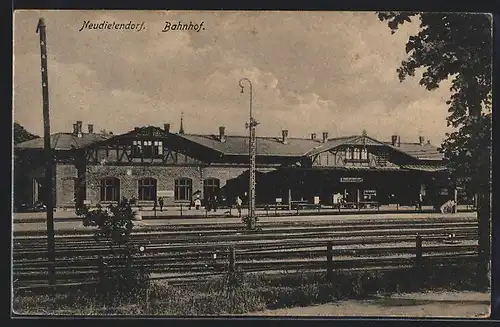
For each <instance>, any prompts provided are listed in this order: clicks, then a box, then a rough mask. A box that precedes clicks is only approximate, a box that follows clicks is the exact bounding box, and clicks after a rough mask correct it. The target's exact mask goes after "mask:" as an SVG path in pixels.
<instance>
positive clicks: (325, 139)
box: [323, 132, 328, 143]
mask: <svg viewBox="0 0 500 327" xmlns="http://www.w3.org/2000/svg"><path fill="white" fill-rule="evenodd" d="M326 141H328V132H323V143H326Z"/></svg>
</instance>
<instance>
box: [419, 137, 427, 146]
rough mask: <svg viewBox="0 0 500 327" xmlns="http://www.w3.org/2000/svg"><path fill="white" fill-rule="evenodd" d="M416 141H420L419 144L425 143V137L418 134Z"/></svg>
mask: <svg viewBox="0 0 500 327" xmlns="http://www.w3.org/2000/svg"><path fill="white" fill-rule="evenodd" d="M418 143H420V145H424V143H425V138H424V137H423V136H419V137H418Z"/></svg>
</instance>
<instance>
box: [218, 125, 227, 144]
mask: <svg viewBox="0 0 500 327" xmlns="http://www.w3.org/2000/svg"><path fill="white" fill-rule="evenodd" d="M219 141H221V142H226V128H225V127H224V126H219Z"/></svg>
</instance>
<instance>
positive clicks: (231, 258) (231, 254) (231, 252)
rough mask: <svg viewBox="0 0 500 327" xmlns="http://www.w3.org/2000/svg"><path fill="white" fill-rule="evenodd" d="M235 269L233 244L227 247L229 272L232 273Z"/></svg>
mask: <svg viewBox="0 0 500 327" xmlns="http://www.w3.org/2000/svg"><path fill="white" fill-rule="evenodd" d="M235 271H236V251H235V249H234V246H233V245H231V246H230V247H229V272H230V273H234V272H235Z"/></svg>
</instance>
